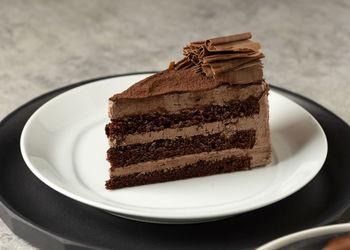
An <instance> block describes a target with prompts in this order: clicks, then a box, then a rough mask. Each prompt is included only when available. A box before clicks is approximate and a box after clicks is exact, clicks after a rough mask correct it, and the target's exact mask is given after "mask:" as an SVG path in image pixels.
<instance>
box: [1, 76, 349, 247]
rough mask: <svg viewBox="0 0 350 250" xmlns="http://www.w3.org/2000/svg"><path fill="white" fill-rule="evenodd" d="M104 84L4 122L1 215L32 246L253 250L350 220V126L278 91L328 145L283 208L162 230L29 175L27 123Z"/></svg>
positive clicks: (15, 114)
mask: <svg viewBox="0 0 350 250" xmlns="http://www.w3.org/2000/svg"><path fill="white" fill-rule="evenodd" d="M146 73H149V72H146ZM119 76H120V75H119ZM110 77H116V76H110ZM105 78H109V77H104V78H98V79H93V80H88V81H84V82H80V83H77V84H73V85H70V86H68V87H65V88H61V89H58V90H55V91H53V92H50V93H47V94H45V95H43V96H40V97H38V98H36V99H34V100H32V101H31V102H29V103H27V104H25V105H24V106H22V107H20V108H19V109H17V110H16V111H14V112H13V113H11V114H10V115H9V116H7V117H6V118H5V119H4V120H3V121H2V122H1V124H0V163H1V175H0V187H1V188H0V195H1V197H0V198H1V203H0V215H1V218H2V219H3V220H4V221H5V223H6V224H7V225H8V226H9V228H10V229H11V230H12V231H13V232H14V233H16V234H17V235H19V236H20V237H22V238H24V239H25V240H27V241H29V242H31V243H32V244H33V245H35V246H38V247H41V248H44V249H86V248H105V249H152V250H154V249H252V248H255V247H257V246H259V245H261V244H263V243H266V242H268V241H270V240H272V239H275V238H278V237H280V236H282V235H286V234H290V233H292V232H296V231H299V230H303V229H306V228H310V227H315V226H320V225H325V224H329V223H337V222H344V221H347V220H348V219H349V216H348V215H349V213H348V212H347V211H348V208H349V207H350V181H349V180H350V152H349V149H350V128H349V126H348V125H347V124H346V123H345V122H343V121H342V120H341V119H339V118H338V117H337V116H335V115H334V114H332V113H331V112H329V111H327V110H326V109H324V108H323V107H321V106H320V105H318V104H316V103H314V102H312V101H310V100H308V99H306V98H304V97H301V96H299V95H296V94H293V93H291V92H289V91H286V90H283V89H280V88H277V87H272V89H273V90H275V91H277V92H279V93H280V94H282V95H284V96H286V97H288V98H290V99H291V100H293V101H295V102H296V103H298V104H300V105H301V106H303V107H304V108H305V109H306V110H308V111H309V112H310V113H311V114H312V115H313V116H314V117H315V118H316V119H317V120H318V122H319V123H320V124H321V126H322V128H323V129H324V131H325V133H326V136H327V139H328V147H329V151H328V155H327V159H326V162H325V164H324V166H323V168H322V169H321V171H320V172H319V173H318V174H317V176H316V177H315V178H314V179H313V180H312V181H311V182H310V183H309V184H307V185H306V186H305V187H304V188H302V189H301V190H300V191H298V192H296V193H294V194H293V195H291V196H289V197H287V198H285V199H283V200H281V201H279V202H277V203H274V204H272V205H269V206H266V207H263V208H260V209H257V210H254V211H251V212H247V213H244V214H240V215H237V216H235V217H232V218H229V219H225V220H221V221H216V222H209V223H202V224H192V225H159V224H151V223H142V222H136V221H131V220H127V219H122V218H119V217H115V216H112V215H110V214H108V213H106V212H104V211H101V210H99V209H96V208H93V207H90V206H87V205H84V204H81V203H79V202H77V201H75V200H72V199H70V198H68V197H65V196H64V195H62V194H60V193H58V192H56V191H55V190H53V189H51V188H49V187H48V186H46V185H45V184H44V183H43V182H41V181H40V180H39V179H37V178H36V177H35V176H34V175H33V174H32V173H31V172H30V170H29V169H28V168H27V167H26V165H25V163H24V161H23V158H22V156H21V151H20V146H19V141H20V135H21V131H22V128H23V126H24V124H25V123H26V121H27V119H28V118H29V117H30V116H31V114H32V113H33V112H34V111H35V110H36V109H37V108H38V107H39V106H41V105H42V104H44V103H45V102H47V101H48V100H50V99H51V98H53V97H54V96H57V95H58V94H61V93H62V92H64V91H67V90H69V89H72V88H74V87H77V86H80V85H83V84H88V83H91V82H94V81H97V80H101V79H105ZM38 143H40V138H38Z"/></svg>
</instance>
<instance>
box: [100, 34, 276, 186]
mask: <svg viewBox="0 0 350 250" xmlns="http://www.w3.org/2000/svg"><path fill="white" fill-rule="evenodd" d="M250 38H251V34H250V33H244V34H238V35H233V36H227V37H218V38H213V39H208V40H205V41H199V42H192V43H190V44H189V45H187V46H186V47H185V48H184V49H183V52H184V58H183V59H182V60H180V61H179V62H177V63H174V62H171V63H170V65H169V68H168V69H166V70H164V71H161V72H159V73H157V74H154V75H152V76H150V77H148V78H146V79H144V80H142V81H140V82H137V83H135V84H134V85H133V86H131V87H130V88H129V89H127V90H125V91H124V92H122V93H120V94H116V95H114V96H113V97H111V98H110V99H109V117H110V119H111V122H110V123H109V124H107V125H106V134H107V137H108V140H109V144H110V149H109V150H108V151H107V160H108V161H109V162H110V165H111V167H110V170H109V174H110V179H109V180H108V181H107V182H106V188H107V189H116V188H123V187H131V186H137V185H144V184H150V183H157V182H166V181H174V180H179V179H186V178H192V177H200V176H207V175H213V174H221V173H229V172H234V171H238V170H248V169H251V168H253V167H257V166H263V165H266V164H268V163H269V162H270V161H271V139H270V129H269V108H268V99H267V95H268V90H269V87H268V85H267V83H266V82H265V81H264V79H263V70H262V68H263V65H262V62H261V58H263V57H264V55H263V54H262V53H261V52H260V51H259V49H260V44H259V43H257V42H253V41H251V40H250Z"/></svg>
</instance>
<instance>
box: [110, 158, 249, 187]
mask: <svg viewBox="0 0 350 250" xmlns="http://www.w3.org/2000/svg"><path fill="white" fill-rule="evenodd" d="M248 169H250V158H249V157H240V158H237V157H232V158H226V159H223V160H220V161H198V162H196V163H194V164H191V165H186V166H184V167H182V168H176V169H171V170H167V171H163V170H162V171H154V172H149V173H135V174H130V175H122V176H115V177H111V178H110V179H109V180H108V181H106V185H105V186H106V189H117V188H123V187H133V186H139V185H145V184H152V183H159V182H166V181H175V180H180V179H188V178H193V177H200V176H208V175H214V174H222V173H230V172H235V171H240V170H248Z"/></svg>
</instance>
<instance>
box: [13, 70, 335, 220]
mask: <svg viewBox="0 0 350 250" xmlns="http://www.w3.org/2000/svg"><path fill="white" fill-rule="evenodd" d="M153 73H154V72H139V73H135V74H134V73H129V74H121V75H111V76H105V77H100V78H94V79H90V80H86V81H82V82H79V83H76V84H73V85H68V86H66V87H63V88H61V89H64V88H67V90H66V91H64V92H62V93H60V94H58V95H56V96H55V97H53V98H51V99H50V100H48V101H47V102H45V103H44V104H42V105H41V106H40V107H39V108H38V109H36V110H35V111H34V112H33V113H32V114H31V116H30V117H29V119H28V120H27V122H26V123H25V125H24V127H23V129H22V132H21V136H20V151H21V154H22V157H23V159H24V161H25V163H26V165H27V167H28V168H29V169H30V171H31V172H32V173H33V174H34V175H35V176H36V177H37V178H38V179H39V180H40V181H42V182H44V183H45V184H46V185H47V186H49V187H50V188H52V189H54V190H55V191H57V192H59V193H61V194H63V195H65V196H67V197H68V198H71V199H74V200H76V201H78V202H81V203H83V204H86V205H89V206H92V207H95V208H98V209H102V210H105V211H109V212H112V213H114V214H115V215H120V216H122V217H126V218H129V219H134V220H139V221H146V222H153V223H176V224H177V223H179V224H183V223H196V222H205V221H211V220H218V219H222V218H226V217H229V216H233V215H238V214H241V213H245V212H249V211H253V210H256V209H258V208H262V207H265V206H268V205H270V204H273V203H276V202H278V201H280V200H282V199H285V198H287V197H288V196H290V195H292V194H293V193H295V192H297V191H299V190H300V189H301V188H303V187H304V186H305V185H307V184H308V183H309V182H310V181H311V180H312V179H313V178H315V177H316V175H317V174H318V173H319V171H320V170H321V169H322V167H323V165H324V163H325V160H326V158H327V155H328V140H327V136H326V134H325V132H324V130H323V128H322V126H321V125H320V124H319V122H318V121H317V119H316V118H315V117H314V116H313V115H312V114H310V112H308V111H307V110H306V109H305V108H304V107H302V106H301V105H299V104H298V103H296V102H294V101H293V100H291V99H289V98H288V97H285V96H283V95H282V94H280V93H278V91H279V88H278V87H275V86H273V85H270V86H271V90H273V92H274V94H277V95H278V96H280V97H282V98H285V99H287V100H288V101H290V102H292V103H293V104H294V105H297V106H298V107H299V108H300V109H301V110H302V112H303V113H305V115H308V116H309V117H310V118H311V120H312V122H313V123H314V124H315V125H316V126H317V127H318V128H319V130H320V131H321V133H322V140H323V141H324V143H325V154H324V157H323V159H322V160H320V162H322V163H321V166H320V167H319V168H318V169H317V171H316V172H315V173H314V175H313V176H312V177H311V178H308V179H307V181H306V182H305V183H304V184H303V185H301V186H298V187H297V188H294V189H292V190H291V191H289V192H286V193H285V194H284V195H282V196H280V197H277V198H276V197H275V198H273V199H271V200H269V201H268V202H262V203H260V204H255V205H252V206H249V208H243V209H240V210H238V211H235V212H232V211H230V210H228V209H227V208H225V209H223V210H221V211H220V212H219V213H218V212H213V210H211V211H206V212H205V213H206V214H204V215H203V213H198V214H196V215H193V214H191V216H188V214H187V213H186V214H184V213H182V214H175V215H174V214H171V215H170V213H162V214H159V213H158V215H157V216H154V212H153V213H152V212H150V211H149V210H150V209H148V210H147V209H146V210H145V209H144V210H133V209H130V208H121V207H118V206H112V205H108V204H103V203H100V202H98V201H95V200H91V199H89V198H87V197H84V196H81V195H79V194H75V193H73V192H70V191H69V190H67V189H65V188H62V187H60V186H59V185H57V184H55V183H52V182H51V181H50V180H48V179H47V178H45V177H44V176H42V175H41V173H40V171H38V170H37V169H36V167H35V166H34V164H32V163H31V161H30V160H29V157H28V155H27V154H26V153H25V150H23V149H24V134H25V133H26V130H27V128H28V124H29V125H30V123H31V121H32V120H33V119H34V118H35V116H36V115H37V114H38V113H39V112H40V110H41V108H42V107H44V106H46V105H48V104H49V103H50V102H54V101H55V99H57V98H60V97H61V96H62V95H63V94H65V93H67V92H68V91H71V90H74V89H76V88H77V87H83V86H86V84H88V83H94V82H99V81H102V80H106V79H113V78H118V77H123V76H133V75H141V74H153ZM274 89H276V90H277V91H275V90H274ZM58 90H60V89H58ZM55 91H57V90H53V91H51V92H49V93H46V94H44V95H43V96H45V95H49V94H50V93H52V92H55ZM282 91H285V90H284V89H282ZM40 97H41V96H39V97H38V98H40ZM34 100H35V99H34ZM34 100H33V101H34ZM225 206H226V205H225ZM231 206H232V205H231ZM216 207H217V208H222V207H223V205H217V206H216ZM164 211H165V210H164Z"/></svg>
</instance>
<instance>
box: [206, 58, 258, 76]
mask: <svg viewBox="0 0 350 250" xmlns="http://www.w3.org/2000/svg"><path fill="white" fill-rule="evenodd" d="M262 57H263V55H262V54H261V55H259V56H258V57H247V58H240V59H233V60H228V61H216V62H212V63H209V64H208V65H209V66H210V68H211V70H212V71H213V74H214V75H216V74H220V73H223V72H226V71H230V70H239V69H241V68H242V67H243V65H245V64H247V63H251V64H258V63H259V62H260V60H259V59H260V58H262ZM204 65H207V64H203V66H204Z"/></svg>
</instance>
